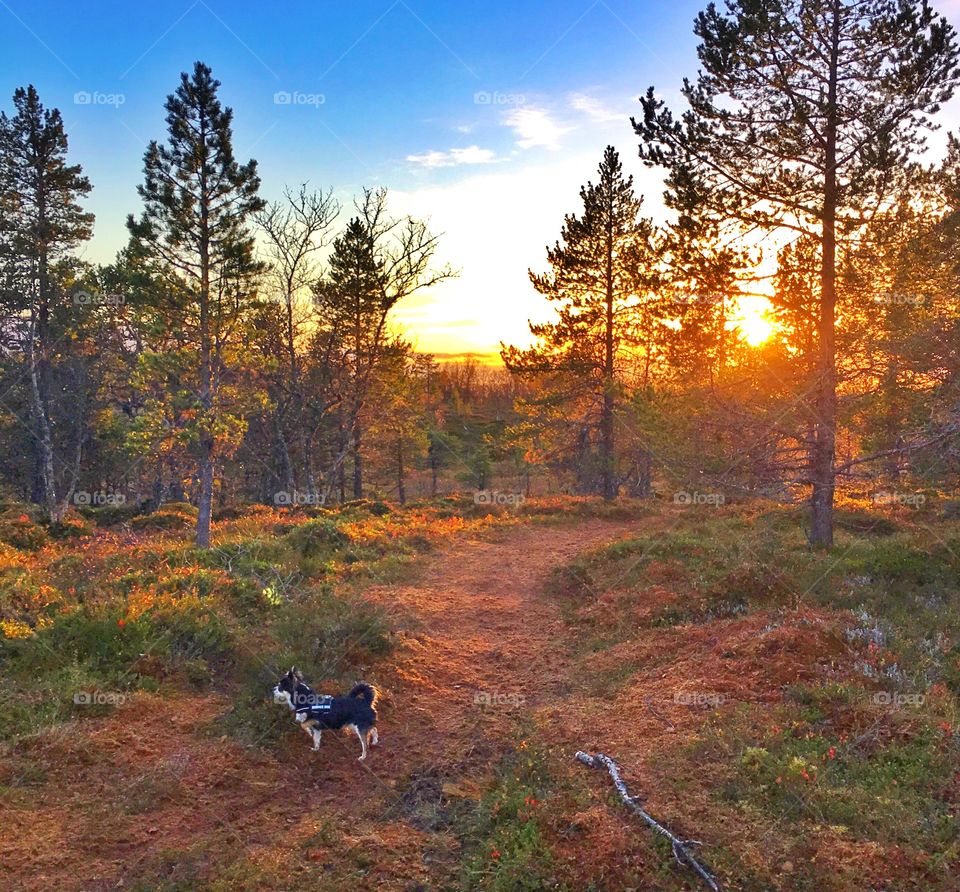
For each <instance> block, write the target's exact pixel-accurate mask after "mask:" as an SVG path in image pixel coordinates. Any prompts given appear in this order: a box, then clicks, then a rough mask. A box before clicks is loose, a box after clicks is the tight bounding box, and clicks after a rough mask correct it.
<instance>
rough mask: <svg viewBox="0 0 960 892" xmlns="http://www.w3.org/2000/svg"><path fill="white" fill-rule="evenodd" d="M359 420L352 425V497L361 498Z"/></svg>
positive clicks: (361, 473) (361, 466) (361, 468)
mask: <svg viewBox="0 0 960 892" xmlns="http://www.w3.org/2000/svg"><path fill="white" fill-rule="evenodd" d="M362 436H363V431H362V430H361V428H360V419H359V418H358V419H357V420H356V421H354V423H353V497H354V498H355V499H362V498H363V456H362V455H361V452H360V446H361V437H362Z"/></svg>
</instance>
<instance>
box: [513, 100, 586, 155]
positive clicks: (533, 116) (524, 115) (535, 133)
mask: <svg viewBox="0 0 960 892" xmlns="http://www.w3.org/2000/svg"><path fill="white" fill-rule="evenodd" d="M503 122H504V124H506V126H507V127H511V128H513V132H514V133H515V134H516V135H517V137H518V139H517V145H518V146H520V148H521V149H533V148H536V147H538V146H543V147H544V148H547V149H559V148H560V137H561V136H563V135H564V134H565V133H569V132H570V131H571V130H572V129H573V128H572V127H565V126H563V125H562V124H559V123H557V122H556V121H554V120H553V118H552V117H551V116H550V112H549V111H548V110H547V109H545V108H535V107H522V108H514V109H511V110H510V111H509V112H507V113H506V114H505V115H504V116H503Z"/></svg>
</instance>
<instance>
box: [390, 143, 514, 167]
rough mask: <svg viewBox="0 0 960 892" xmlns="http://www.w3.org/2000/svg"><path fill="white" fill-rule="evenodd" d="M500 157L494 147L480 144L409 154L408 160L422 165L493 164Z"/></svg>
mask: <svg viewBox="0 0 960 892" xmlns="http://www.w3.org/2000/svg"><path fill="white" fill-rule="evenodd" d="M499 160H500V159H499V158H497V153H496V152H494V151H493V149H481V148H480V146H467V147H466V148H465V149H450V151H449V152H440V151H437V150H434V151H431V152H424V153H423V154H422V155H407V161H409V162H410V163H411V164H416V165H418V166H420V167H458V166H460V165H463V164H493V163H494V162H496V161H499Z"/></svg>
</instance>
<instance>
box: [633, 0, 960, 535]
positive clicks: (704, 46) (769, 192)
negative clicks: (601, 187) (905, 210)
mask: <svg viewBox="0 0 960 892" xmlns="http://www.w3.org/2000/svg"><path fill="white" fill-rule="evenodd" d="M695 32H696V34H697V36H698V37H699V38H700V40H701V44H700V46H699V48H698V55H699V58H700V62H701V65H702V69H701V71H700V73H699V75H698V78H697V81H696V82H695V83H693V82H690V81H685V84H684V89H683V93H684V97H685V98H686V101H687V103H688V105H689V109H688V110H687V111H686V112H685V113H684V115H683V117H682V119H681V120H679V121H677V120H675V119H674V118H673V115H672V114H671V112H670V111H669V110H668V109H667V108H666V107H665V105H664V103H663V102H662V101H661V100H659V99H657V98H656V97H655V95H654V91H653V88H652V87H651V88H650V89H649V90H648V92H647V94H646V95H645V97H644V98H643V99H642V100H641V102H642V105H643V119H642V121H634V122H633V123H634V128H635V130H636V132H637V135H638V136H639V137H640V139H641V148H640V153H641V157H642V158H644V160H646V161H647V162H648V163H649V164H651V165H658V166H662V167H665V168H666V169H667V170H668V179H667V185H668V191H667V202H668V205H670V206H672V207H674V208H683V209H684V210H686V211H688V212H689V211H690V202H689V198H690V196H694V197H695V198H696V202H697V203H698V204H699V216H700V217H701V218H702V219H707V220H711V221H719V222H720V224H726V223H732V224H735V226H738V227H739V228H740V231H741V232H742V233H746V232H756V231H767V232H771V231H779V232H791V231H792V232H793V233H797V234H801V235H806V236H809V237H811V238H813V239H815V240H816V241H817V242H818V244H819V269H818V271H817V275H818V279H819V282H818V297H819V306H818V308H817V309H818V313H817V350H818V363H817V392H816V395H815V400H814V406H813V412H814V414H815V416H816V426H815V432H814V438H813V443H812V448H811V454H810V462H809V465H810V467H809V471H810V475H809V476H810V478H811V483H812V494H811V508H812V523H811V534H810V538H811V541H812V543H814V544H816V545H818V546H829V545H830V544H832V542H833V497H834V486H835V479H836V467H835V456H836V427H837V369H836V333H835V324H836V315H837V268H838V253H842V251H843V249H844V240H846V241H847V242H849V240H851V239H853V238H854V237H855V236H856V235H857V234H858V233H861V232H862V231H863V229H864V227H865V226H866V225H867V224H868V222H869V221H870V219H871V218H872V217H874V216H875V215H876V214H878V213H881V212H882V211H883V210H884V208H885V206H886V204H887V201H888V198H889V195H890V193H891V190H892V189H895V188H896V186H897V181H898V177H899V176H900V174H901V172H902V171H904V170H905V168H906V166H907V162H908V161H909V159H910V158H911V157H912V156H913V155H914V154H915V153H916V152H917V151H918V150H920V149H922V148H923V144H924V130H925V128H926V127H927V125H928V116H929V115H930V114H932V113H934V112H936V111H937V110H938V108H939V106H940V104H941V103H943V102H945V101H946V100H947V99H948V98H949V97H950V96H951V95H952V92H953V88H954V84H955V82H956V75H957V47H956V44H955V41H954V32H953V29H952V28H951V27H950V25H949V24H948V23H947V21H946V20H945V19H944V18H943V17H942V16H939V15H937V14H935V13H934V12H933V11H932V10H931V8H930V7H929V6H928V5H927V3H926V2H925V0H814V2H809V0H777V2H772V0H730V2H729V3H728V4H727V11H726V12H725V13H724V12H720V11H719V10H718V9H717V8H716V6H715V5H714V4H712V3H711V4H710V5H709V6H708V7H707V9H706V11H705V12H702V13H700V15H699V16H698V17H697V20H696V26H695Z"/></svg>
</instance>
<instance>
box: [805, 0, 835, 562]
mask: <svg viewBox="0 0 960 892" xmlns="http://www.w3.org/2000/svg"><path fill="white" fill-rule="evenodd" d="M840 15H841V11H840V8H839V2H837V0H835V2H834V7H833V23H832V28H831V42H830V80H829V84H828V90H827V107H828V118H827V124H826V131H825V141H826V152H825V153H824V163H825V172H824V189H823V236H822V252H821V268H820V319H819V325H818V335H819V339H820V352H819V363H818V364H819V368H818V379H819V384H818V388H817V412H816V414H817V430H816V436H815V438H814V442H813V456H812V461H811V471H812V478H813V479H812V482H813V493H812V495H811V509H812V510H811V527H810V544H811V545H815V546H817V547H820V548H829V547H830V546H831V545H833V496H834V488H835V484H836V473H835V470H834V469H835V464H836V449H837V370H836V340H835V316H836V289H837V272H836V255H837V237H836V221H837V173H836V163H837V67H838V58H839V48H840Z"/></svg>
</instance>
